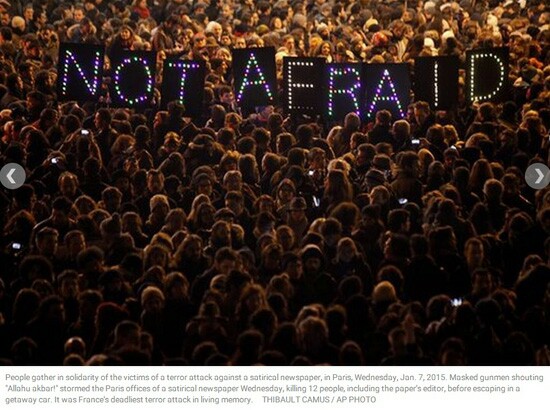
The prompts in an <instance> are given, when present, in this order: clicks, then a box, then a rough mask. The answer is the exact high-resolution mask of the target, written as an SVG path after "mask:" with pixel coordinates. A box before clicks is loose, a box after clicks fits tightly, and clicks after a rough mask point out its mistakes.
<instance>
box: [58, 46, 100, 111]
mask: <svg viewBox="0 0 550 410" xmlns="http://www.w3.org/2000/svg"><path fill="white" fill-rule="evenodd" d="M104 54H105V52H104V49H103V47H102V46H94V45H88V44H85V45H84V44H68V43H63V44H61V45H60V49H59V63H58V69H57V72H58V77H57V95H58V98H59V100H60V101H69V100H77V101H97V100H98V99H99V96H100V91H101V81H102V78H103V60H104Z"/></svg>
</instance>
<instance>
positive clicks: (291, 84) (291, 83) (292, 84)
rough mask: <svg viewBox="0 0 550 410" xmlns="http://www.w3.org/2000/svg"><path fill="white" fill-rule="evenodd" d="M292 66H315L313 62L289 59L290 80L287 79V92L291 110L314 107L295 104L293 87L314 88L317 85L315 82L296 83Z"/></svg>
mask: <svg viewBox="0 0 550 410" xmlns="http://www.w3.org/2000/svg"><path fill="white" fill-rule="evenodd" d="M292 67H313V63H312V62H300V61H289V62H288V81H287V90H288V91H287V92H288V100H287V101H288V109H289V110H296V109H300V108H303V109H313V107H306V106H298V105H294V96H293V91H292V90H293V89H295V88H309V89H313V88H314V87H315V85H314V84H313V83H296V82H294V81H293V79H292Z"/></svg>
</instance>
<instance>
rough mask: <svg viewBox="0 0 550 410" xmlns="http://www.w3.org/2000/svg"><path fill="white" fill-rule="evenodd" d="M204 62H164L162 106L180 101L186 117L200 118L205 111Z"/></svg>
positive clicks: (170, 60)
mask: <svg viewBox="0 0 550 410" xmlns="http://www.w3.org/2000/svg"><path fill="white" fill-rule="evenodd" d="M205 73H206V66H205V64H204V62H202V61H190V60H179V59H173V58H171V59H166V60H164V68H163V71H162V106H163V107H166V105H167V104H168V103H169V102H170V101H178V102H179V103H181V104H183V106H184V107H185V115H186V116H189V117H195V118H196V117H199V116H201V115H202V110H203V94H204V76H205Z"/></svg>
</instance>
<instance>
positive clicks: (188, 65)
mask: <svg viewBox="0 0 550 410" xmlns="http://www.w3.org/2000/svg"><path fill="white" fill-rule="evenodd" d="M168 67H169V68H176V69H180V70H181V77H180V88H179V93H178V101H179V102H180V103H181V104H183V102H184V97H185V81H186V79H187V70H188V69H192V70H198V69H199V68H200V65H199V64H198V63H194V62H188V61H176V62H174V61H171V62H169V63H168Z"/></svg>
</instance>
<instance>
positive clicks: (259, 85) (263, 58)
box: [233, 47, 277, 110]
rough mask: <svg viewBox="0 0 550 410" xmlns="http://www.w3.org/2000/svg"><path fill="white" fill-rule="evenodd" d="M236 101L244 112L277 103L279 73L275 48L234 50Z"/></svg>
mask: <svg viewBox="0 0 550 410" xmlns="http://www.w3.org/2000/svg"><path fill="white" fill-rule="evenodd" d="M233 78H234V81H235V82H234V84H235V99H236V100H237V104H239V105H240V106H241V108H243V109H244V110H250V109H253V108H255V107H261V106H266V105H272V104H275V103H276V96H277V72H276V69H275V49H274V48H273V47H262V48H241V49H234V50H233Z"/></svg>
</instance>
